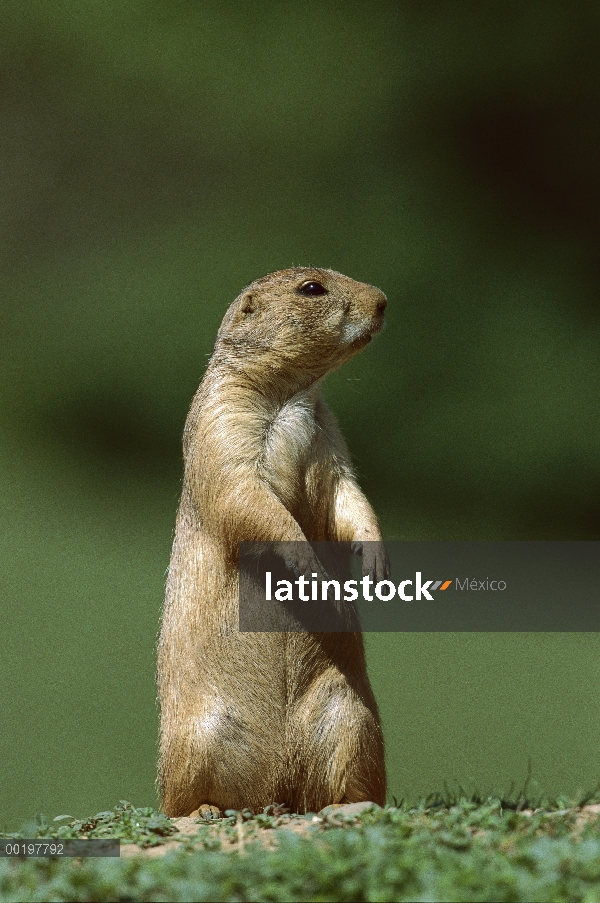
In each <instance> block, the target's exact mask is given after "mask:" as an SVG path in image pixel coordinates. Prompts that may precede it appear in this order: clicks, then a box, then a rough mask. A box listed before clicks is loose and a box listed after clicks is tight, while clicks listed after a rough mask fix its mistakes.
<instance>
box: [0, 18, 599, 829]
mask: <svg viewBox="0 0 600 903" xmlns="http://www.w3.org/2000/svg"><path fill="white" fill-rule="evenodd" d="M599 38H600V7H599V6H598V4H595V3H591V2H577V0H565V2H552V0H545V2H528V3H516V2H515V3H505V2H503V3H500V2H488V3H483V4H482V3H475V2H455V0H437V2H426V0H420V2H417V0H414V2H408V0H404V2H403V0H400V2H385V0H381V2H333V0H332V2H304V3H302V4H299V3H292V2H287V0H274V2H270V0H262V2H261V3H258V4H250V3H238V2H233V0H228V2H227V3H217V2H197V0H169V2H167V0H155V2H151V0H148V2H142V0H129V2H128V3H126V4H117V3H113V2H107V0H86V2H85V3H81V2H76V0H62V2H54V3H49V2H48V0H29V2H28V3H26V4H23V3H17V2H10V0H5V2H4V3H3V4H2V6H1V7H0V197H1V210H2V216H1V219H0V256H1V267H2V269H1V272H2V291H1V302H0V305H1V306H0V310H1V314H0V335H1V341H2V355H1V358H0V372H1V378H2V385H3V389H2V393H1V398H0V421H1V446H0V462H1V463H0V466H1V473H2V475H1V478H0V497H1V500H2V508H1V516H2V528H1V533H0V559H1V570H0V574H1V584H0V586H1V604H2V622H1V633H0V636H1V640H0V669H1V670H0V687H1V696H2V731H1V737H0V743H1V748H0V761H1V763H2V766H1V770H0V773H1V775H2V781H1V800H0V827H4V826H18V825H19V824H20V823H21V822H22V820H23V819H25V818H26V817H28V816H31V815H33V813H35V812H39V811H43V812H45V813H46V814H47V815H49V816H55V815H58V814H63V813H70V814H72V815H75V816H82V815H88V814H91V813H92V812H96V811H98V810H100V809H106V808H107V807H109V806H112V805H113V804H114V803H115V802H116V801H117V800H118V799H120V798H125V799H131V800H133V801H134V802H135V803H136V804H137V805H144V804H147V805H154V804H156V798H155V793H154V786H153V782H154V776H155V757H156V736H157V711H156V707H155V690H154V643H155V637H156V632H157V629H158V621H159V613H160V606H161V601H162V593H163V585H164V576H165V569H166V568H167V565H168V561H169V553H170V544H171V538H172V530H173V525H174V518H175V512H176V508H177V503H178V495H179V489H180V481H181V472H182V466H181V451H180V436H181V432H182V428H183V423H184V419H185V415H186V412H187V408H188V405H189V402H190V399H191V397H192V395H193V392H194V390H195V389H196V386H197V384H198V382H199V381H200V378H201V376H202V373H203V369H204V366H205V362H206V358H207V355H208V354H209V353H210V351H211V348H212V344H213V341H214V336H215V332H216V329H217V326H218V324H219V322H220V320H221V317H222V315H223V312H224V310H225V309H226V307H227V305H228V304H229V303H230V301H231V300H232V299H233V298H234V297H235V296H236V295H237V294H238V292H239V291H240V289H241V288H242V287H243V286H244V285H246V284H247V283H248V282H250V281H251V280H252V279H254V278H256V277H258V276H260V275H263V274H264V273H267V272H270V271H273V270H277V269H281V268H283V267H288V266H291V265H299V264H315V265H320V266H326V267H332V268H334V269H336V270H340V271H342V272H344V273H347V274H348V275H350V276H352V277H354V278H356V279H361V280H366V281H368V282H371V283H374V284H375V285H378V286H380V287H381V288H382V289H383V290H384V291H385V292H386V294H387V295H388V298H389V301H390V303H389V308H388V326H387V329H386V331H385V333H384V334H383V335H382V336H381V337H380V338H378V339H377V341H376V343H374V345H373V346H371V347H370V348H369V349H368V350H367V351H366V352H365V353H364V354H362V355H360V356H359V357H358V358H356V359H355V360H353V361H352V362H351V363H350V364H348V365H346V366H345V367H344V368H342V370H341V371H339V372H338V373H336V374H335V375H333V376H332V377H331V378H330V379H329V381H328V383H327V385H326V396H327V398H328V400H329V401H330V403H331V406H332V407H333V409H334V410H335V412H336V414H337V415H338V418H339V420H340V423H341V425H342V428H343V431H344V433H345V435H346V437H347V439H348V442H349V445H350V448H351V450H352V453H353V457H354V460H355V462H356V465H357V470H358V472H359V475H360V480H361V483H362V485H363V487H364V489H365V490H366V492H367V494H368V495H369V497H370V498H371V500H372V502H373V504H374V505H375V507H376V509H377V511H378V512H379V514H380V516H381V520H382V524H383V528H384V535H385V536H386V538H388V539H402V538H406V539H427V538H431V539H550V540H552V539H573V540H574V539H582V540H585V539H588V540H589V539H600V468H599V466H598V456H597V449H598V443H599V440H600V418H599V411H598V389H599V387H600V362H599V359H598V339H599V332H600V329H599V326H600V317H599V314H600V308H599V289H600V263H599V257H598V239H599V236H600V114H599V110H600V105H599V103H600V57H599V55H598V52H597V48H598V44H599ZM599 645H600V643H599V641H598V636H597V635H595V634H588V635H581V634H571V635H539V634H537V635H534V634H516V635H506V634H503V635H488V634H480V635H476V634H461V635H448V634H444V635H437V634H418V635H414V634H413V635H389V634H388V635H384V636H378V635H371V636H368V637H367V646H368V653H369V663H370V670H371V674H372V677H373V683H374V686H375V690H376V693H377V696H378V699H379V701H380V706H381V711H382V716H383V721H384V730H385V734H386V739H387V749H388V759H389V774H390V791H391V793H393V794H395V795H396V796H397V797H401V796H405V795H406V796H408V797H410V798H416V797H418V796H419V795H421V794H426V793H429V792H430V791H433V790H435V789H437V788H440V787H442V785H443V783H444V781H446V782H448V784H450V785H451V786H452V785H453V784H454V783H455V782H458V781H459V782H461V783H462V784H463V785H464V786H465V787H475V786H477V787H478V788H479V789H480V790H482V791H484V792H485V791H495V792H502V791H503V790H508V788H509V787H510V784H511V782H512V781H515V782H516V784H517V785H520V784H522V782H523V781H524V779H525V775H526V772H527V763H528V760H529V759H531V763H532V772H533V778H534V779H535V780H537V781H538V786H539V788H540V790H541V791H545V792H548V793H551V794H558V793H566V794H572V793H575V792H576V791H577V790H578V789H581V790H585V789H589V788H590V787H593V786H594V785H595V784H596V782H597V781H598V780H599V779H600V761H599V760H600V704H599V701H598V699H599V694H598V684H597V672H598V661H599V652H600V649H599V648H598V647H599ZM532 789H535V788H532Z"/></svg>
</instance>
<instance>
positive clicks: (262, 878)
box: [0, 791, 600, 903]
mask: <svg viewBox="0 0 600 903" xmlns="http://www.w3.org/2000/svg"><path fill="white" fill-rule="evenodd" d="M597 798H598V797H597V794H596V793H594V794H588V795H587V796H586V797H585V799H582V800H579V802H578V804H575V803H571V804H569V805H566V801H565V800H556V801H554V802H548V801H546V803H545V805H544V807H543V808H536V807H535V806H536V802H535V801H532V800H528V799H527V797H526V796H525V795H524V794H523V793H520V794H518V795H517V797H516V798H512V799H497V798H492V797H490V798H487V799H482V798H481V797H479V796H478V795H475V796H471V797H469V798H467V796H465V795H464V794H462V795H461V793H460V792H459V793H457V794H456V795H451V794H450V793H449V792H448V791H446V792H445V793H444V794H443V795H435V796H432V797H430V798H428V799H427V800H424V801H423V802H422V803H421V804H420V805H419V806H416V807H408V806H405V805H403V804H400V805H395V806H391V807H388V808H386V809H371V810H368V811H366V812H364V813H362V814H361V815H359V816H357V817H354V818H346V817H344V816H341V815H339V814H336V812H335V811H334V812H330V813H329V814H328V815H326V816H319V817H316V816H313V815H310V816H290V815H289V814H286V813H285V811H283V810H278V809H273V808H272V807H269V808H268V809H267V810H265V813H264V814H262V815H258V816H254V817H253V816H251V815H250V813H249V812H244V813H228V817H227V818H224V819H221V820H219V821H218V822H213V823H209V822H202V823H198V825H197V829H198V830H197V833H195V834H192V835H177V834H176V830H177V829H176V827H175V826H174V825H173V823H172V822H171V821H170V820H169V819H167V818H166V817H165V816H163V815H160V814H158V813H156V812H155V811H154V810H152V809H149V808H144V809H136V808H135V807H134V806H132V805H131V804H130V803H127V802H125V801H122V802H121V804H120V805H119V806H117V807H115V809H114V810H113V811H111V812H102V813H99V814H98V815H96V816H94V817H93V818H90V819H88V820H87V821H74V820H71V821H70V823H69V824H65V823H62V824H61V823H57V822H54V823H48V821H47V820H46V819H44V818H42V817H38V818H37V820H36V822H35V823H31V824H28V825H24V826H23V829H22V830H21V831H20V832H18V834H17V835H10V836H21V837H25V836H28V837H50V836H52V837H60V838H63V839H66V838H77V837H118V838H120V840H121V841H122V843H133V844H137V845H138V847H139V849H140V852H141V851H145V852H146V855H144V854H143V853H142V855H139V856H138V855H136V856H130V857H128V858H121V859H74V860H69V861H67V860H57V859H31V860H19V861H15V860H7V859H1V860H0V900H2V901H54V900H60V901H63V900H64V901H70V900H81V901H137V900H140V901H145V900H156V901H163V900H164V901H176V900H177V901H179V900H181V901H186V900H198V901H203V900H228V901H229V900H231V901H246V900H249V901H263V900H264V901H305V900H307V901H328V900H333V901H388V900H399V901H400V900H428V901H437V900H439V901H454V900H484V899H485V900H490V901H493V900H502V901H520V900H524V901H538V900H539V901H565V903H577V901H582V903H593V901H599V903H600V821H598V815H597V814H596V813H595V811H594V810H591V811H590V810H586V809H584V808H583V807H584V805H585V804H587V803H589V802H591V801H592V800H595V799H597ZM537 802H539V801H537ZM4 836H5V837H6V836H9V835H6V834H5V835H4ZM167 842H170V846H172V847H174V849H169V852H167V853H166V854H165V855H164V856H160V857H157V856H150V855H148V850H149V849H150V848H151V847H156V846H160V845H162V844H165V843H167ZM155 852H156V851H155Z"/></svg>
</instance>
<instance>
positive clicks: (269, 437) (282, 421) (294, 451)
mask: <svg viewBox="0 0 600 903" xmlns="http://www.w3.org/2000/svg"><path fill="white" fill-rule="evenodd" d="M315 404H316V398H315V396H314V394H312V393H309V392H299V393H298V394H297V395H294V396H293V398H291V399H290V400H289V401H287V402H286V403H285V404H284V405H283V407H282V408H281V409H280V410H279V411H277V412H276V414H275V416H274V417H273V419H272V420H271V422H270V424H269V426H268V429H267V432H266V435H265V445H264V455H263V466H262V470H263V474H262V475H263V478H264V479H265V480H266V481H267V482H268V483H269V485H270V486H271V488H272V489H273V491H274V492H275V493H276V494H277V495H278V496H279V498H280V499H281V501H282V502H283V503H284V504H285V505H291V504H293V502H294V501H295V500H298V497H299V495H302V494H303V489H304V483H305V477H306V470H307V467H308V465H309V462H310V460H311V458H312V457H313V456H314V455H315V453H316V451H317V444H319V440H321V439H322V435H323V434H322V430H321V428H320V426H319V424H318V422H317V418H316V414H315Z"/></svg>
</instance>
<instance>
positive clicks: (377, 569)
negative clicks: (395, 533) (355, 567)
mask: <svg viewBox="0 0 600 903" xmlns="http://www.w3.org/2000/svg"><path fill="white" fill-rule="evenodd" d="M355 545H357V546H358V545H360V547H361V551H362V560H363V567H362V569H363V574H364V575H365V576H366V575H367V574H368V575H369V577H371V579H372V580H373V581H374V583H378V582H379V581H380V580H389V579H390V560H389V558H388V554H387V551H386V548H385V545H384V544H383V541H382V540H370V541H369V542H361V543H358V542H357V543H353V544H352V551H353V552H354V551H355V550H354V546H355Z"/></svg>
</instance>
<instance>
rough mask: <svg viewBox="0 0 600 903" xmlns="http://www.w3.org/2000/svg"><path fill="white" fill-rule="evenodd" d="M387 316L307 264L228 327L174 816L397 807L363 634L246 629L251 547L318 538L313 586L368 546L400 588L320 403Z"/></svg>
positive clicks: (219, 368) (199, 536) (195, 405)
mask: <svg viewBox="0 0 600 903" xmlns="http://www.w3.org/2000/svg"><path fill="white" fill-rule="evenodd" d="M386 304H387V300H386V297H385V295H384V294H383V293H382V292H381V291H380V290H379V289H377V288H374V287H373V286H372V285H366V284H364V283H362V282H355V281H354V280H353V279H349V278H348V277H347V276H343V275H341V274H340V273H336V272H334V271H333V270H323V269H317V268H313V267H309V268H304V267H295V268H293V269H289V270H282V271H280V272H277V273H271V274H270V275H269V276H264V277H263V278H262V279H257V280H256V281H255V282H253V283H252V284H251V285H249V286H248V287H247V288H246V289H244V291H243V292H242V293H241V295H240V296H239V297H238V298H236V300H235V301H234V302H233V304H231V306H230V307H229V309H228V310H227V312H226V314H225V317H224V318H223V322H222V324H221V327H220V329H219V331H218V334H217V339H216V343H215V348H214V351H213V354H212V357H211V358H210V361H209V364H208V368H207V370H206V373H205V375H204V378H203V380H202V382H201V383H200V387H199V389H198V391H197V392H196V395H195V397H194V400H193V402H192V406H191V410H190V413H189V415H188V418H187V422H186V425H185V431H184V438H183V448H184V460H185V474H184V480H183V489H182V495H181V503H180V506H179V512H178V515H177V523H176V528H175V539H174V542H173V551H172V555H171V562H170V566H169V575H168V580H167V588H166V598H165V605H164V610H163V617H162V625H161V630H160V636H159V641H158V667H157V680H158V695H159V701H160V709H161V735H160V758H159V772H158V785H159V788H160V792H161V796H162V807H163V810H164V812H165V813H166V814H167V815H169V816H171V817H176V816H181V815H188V814H189V813H190V812H192V811H193V810H196V809H201V811H203V812H206V811H208V809H207V807H211V808H210V811H212V812H213V813H215V814H216V809H219V810H226V809H243V808H249V809H251V810H252V811H255V812H256V811H261V810H262V809H263V808H264V807H265V806H268V805H270V804H271V803H273V802H275V801H277V802H283V803H285V804H286V805H287V806H289V807H290V808H291V809H292V811H296V812H317V811H319V810H320V809H322V808H323V807H324V806H327V805H329V804H331V803H351V802H359V801H362V800H371V801H373V802H375V803H379V804H380V805H383V804H384V802H385V790H386V781H385V764H384V754H383V738H382V732H381V725H380V721H379V716H378V712H377V706H376V703H375V699H374V696H373V692H372V690H371V686H370V684H369V679H368V677H367V671H366V664H365V654H364V647H363V640H362V636H361V634H360V633H329V634H327V633H320V634H313V633H241V632H239V630H238V543H239V542H241V541H244V540H250V541H255V542H275V543H277V542H291V541H294V542H301V543H302V545H301V546H300V547H299V548H300V549H302V550H305V551H301V552H299V553H298V559H299V560H297V561H293V562H291V561H286V563H287V564H288V566H290V567H293V568H294V569H295V570H296V573H298V572H302V573H308V574H310V573H311V571H314V570H315V568H318V567H319V563H318V561H317V560H316V557H315V554H314V552H313V550H312V548H311V546H310V545H309V542H313V541H314V542H316V541H318V540H337V541H343V542H352V543H356V544H357V547H358V548H360V544H361V543H362V542H366V543H367V545H365V546H364V547H363V571H364V572H365V573H367V572H371V573H372V574H373V577H374V580H375V581H378V580H380V579H383V578H385V577H386V576H388V574H387V559H386V557H385V550H384V549H383V546H382V545H380V544H379V543H380V542H381V531H380V529H379V524H378V522H377V518H376V516H375V514H374V512H373V510H372V508H371V506H370V505H369V503H368V501H367V499H366V498H365V496H364V495H363V494H362V492H361V490H360V488H359V486H358V484H357V482H356V478H355V476H354V474H353V472H352V468H351V465H350V459H349V454H348V450H347V447H346V444H345V442H344V439H343V438H342V435H341V433H340V431H339V429H338V426H337V424H336V422H335V419H334V417H333V415H332V413H331V411H330V410H329V409H328V408H327V406H326V405H325V403H324V401H323V400H322V398H321V394H320V388H321V381H322V379H323V377H325V376H326V374H327V373H330V372H331V371H332V370H335V369H336V368H337V367H339V366H340V365H341V364H343V363H344V361H347V360H349V359H350V358H351V357H353V356H354V355H355V354H357V353H358V352H359V351H361V350H362V349H363V348H364V347H365V346H366V345H367V344H368V343H369V342H370V341H371V339H372V337H373V336H374V335H375V334H376V333H377V332H379V331H380V330H381V328H382V327H383V311H384V309H385V307H386ZM307 540H308V542H307ZM371 540H375V541H376V542H373V543H371V544H368V543H369V541H371ZM287 548H290V547H287Z"/></svg>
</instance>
